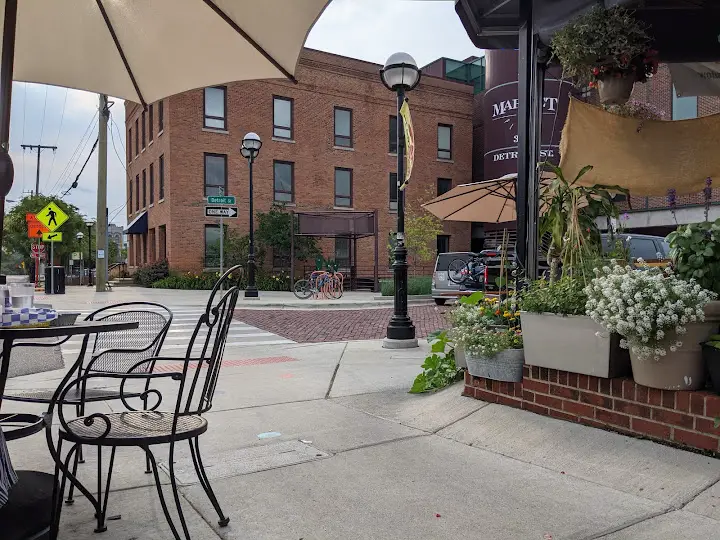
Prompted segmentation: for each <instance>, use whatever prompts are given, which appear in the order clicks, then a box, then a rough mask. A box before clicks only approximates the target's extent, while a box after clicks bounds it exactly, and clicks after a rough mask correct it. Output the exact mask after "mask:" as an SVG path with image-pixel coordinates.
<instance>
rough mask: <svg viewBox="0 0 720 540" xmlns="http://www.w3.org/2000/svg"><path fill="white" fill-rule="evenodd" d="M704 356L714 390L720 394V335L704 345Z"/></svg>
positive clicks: (715, 335) (712, 337)
mask: <svg viewBox="0 0 720 540" xmlns="http://www.w3.org/2000/svg"><path fill="white" fill-rule="evenodd" d="M702 355H703V360H704V361H705V365H706V366H707V370H708V373H709V374H710V382H711V383H712V387H713V390H715V392H717V393H719V394H720V334H713V335H712V336H710V337H709V338H708V340H707V341H706V342H704V343H702Z"/></svg>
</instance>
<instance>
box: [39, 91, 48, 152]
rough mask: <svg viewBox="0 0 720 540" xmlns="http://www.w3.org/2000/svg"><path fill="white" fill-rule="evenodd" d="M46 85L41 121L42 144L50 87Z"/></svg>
mask: <svg viewBox="0 0 720 540" xmlns="http://www.w3.org/2000/svg"><path fill="white" fill-rule="evenodd" d="M44 86H45V103H44V104H43V115H42V121H41V123H40V144H42V136H43V131H44V130H45V111H46V110H47V95H48V91H47V89H48V87H47V84H46V85H44Z"/></svg>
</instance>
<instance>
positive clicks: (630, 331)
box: [585, 261, 717, 390]
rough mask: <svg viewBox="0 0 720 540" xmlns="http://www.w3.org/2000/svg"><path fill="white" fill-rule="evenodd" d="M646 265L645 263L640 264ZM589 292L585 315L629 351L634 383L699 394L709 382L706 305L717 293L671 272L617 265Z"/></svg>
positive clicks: (599, 273)
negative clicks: (705, 349)
mask: <svg viewBox="0 0 720 540" xmlns="http://www.w3.org/2000/svg"><path fill="white" fill-rule="evenodd" d="M639 262H640V264H642V261H639ZM596 272H597V277H596V278H595V279H593V280H592V282H591V283H590V285H588V287H586V288H585V293H586V294H587V296H588V301H587V313H588V315H589V316H590V317H592V319H593V320H594V321H596V322H597V323H599V324H601V325H602V326H603V328H605V329H606V330H607V331H608V332H617V333H618V334H620V335H622V336H623V338H624V339H622V340H621V342H620V346H621V347H624V348H629V349H630V360H631V362H632V370H633V377H634V379H635V382H637V383H638V384H641V385H643V386H649V387H651V388H662V389H668V390H697V389H698V388H702V386H703V384H704V382H705V365H704V363H703V360H702V355H701V352H700V343H701V342H703V341H705V340H707V338H708V336H709V335H710V334H711V333H712V332H713V330H714V328H715V326H716V325H715V324H713V323H705V322H704V321H705V312H704V311H703V308H704V306H705V305H706V304H707V303H708V302H709V301H710V300H713V299H714V298H715V297H716V296H717V295H716V294H715V293H714V292H712V291H708V290H706V289H703V288H702V286H700V285H699V284H698V283H697V282H695V281H684V280H682V279H680V278H678V277H677V276H676V275H675V274H674V273H673V272H672V270H670V269H661V268H657V267H655V268H649V267H645V268H640V269H633V268H631V267H630V266H621V265H619V264H614V265H613V266H612V267H609V266H605V267H603V268H602V269H598V270H597V271H596Z"/></svg>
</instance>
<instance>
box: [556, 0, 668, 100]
mask: <svg viewBox="0 0 720 540" xmlns="http://www.w3.org/2000/svg"><path fill="white" fill-rule="evenodd" d="M647 30H648V27H647V26H646V25H645V24H643V23H642V22H640V21H639V20H637V19H636V18H635V17H634V16H633V12H631V11H628V10H627V9H624V8H621V7H613V8H610V9H605V8H603V7H601V6H595V7H594V8H592V9H590V10H589V11H587V12H585V13H584V14H582V15H580V16H579V17H577V18H575V19H574V20H572V21H570V22H569V23H568V24H567V25H565V26H564V27H563V28H561V29H560V30H558V32H556V33H555V35H554V36H553V38H552V41H551V47H552V51H553V55H554V56H555V57H557V58H558V60H559V61H560V63H561V64H562V67H563V74H564V75H566V76H569V77H573V78H574V79H575V80H576V81H577V83H578V84H579V85H580V86H586V85H587V86H589V87H591V88H597V89H598V93H599V94H600V101H601V103H604V104H610V103H625V102H626V101H627V100H628V99H629V98H630V94H631V93H632V89H633V86H634V84H635V83H636V82H645V81H646V80H647V78H648V77H651V76H652V75H654V74H655V73H656V72H657V59H656V56H657V52H656V51H653V50H652V49H650V41H651V39H650V36H649V35H648V32H647Z"/></svg>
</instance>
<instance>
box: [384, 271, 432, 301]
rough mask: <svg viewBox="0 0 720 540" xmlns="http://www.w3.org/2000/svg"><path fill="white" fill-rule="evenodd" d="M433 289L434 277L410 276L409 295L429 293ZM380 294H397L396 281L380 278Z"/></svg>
mask: <svg viewBox="0 0 720 540" xmlns="http://www.w3.org/2000/svg"><path fill="white" fill-rule="evenodd" d="M431 290H432V278H431V277H430V276H410V277H408V295H411V296H412V295H421V294H424V295H428V294H431ZM380 294H382V295H383V296H393V295H394V294H395V282H394V281H393V280H392V279H381V280H380Z"/></svg>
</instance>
